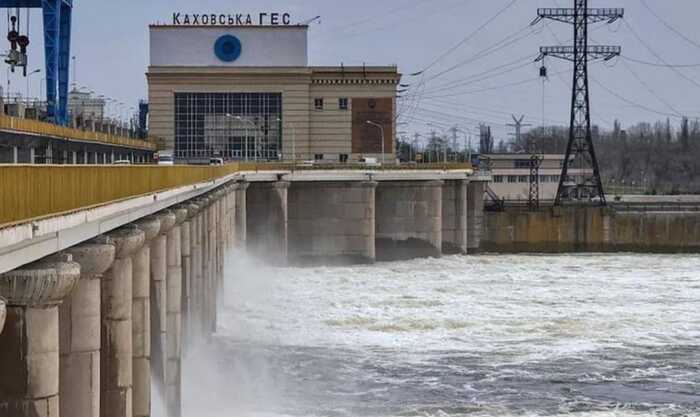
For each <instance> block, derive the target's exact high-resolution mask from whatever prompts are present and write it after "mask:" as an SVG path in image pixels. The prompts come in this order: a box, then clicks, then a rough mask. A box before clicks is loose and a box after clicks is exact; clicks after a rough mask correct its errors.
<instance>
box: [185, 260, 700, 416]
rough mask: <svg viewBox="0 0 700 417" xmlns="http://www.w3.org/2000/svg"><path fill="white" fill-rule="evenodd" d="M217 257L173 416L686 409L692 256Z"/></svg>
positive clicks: (699, 325) (699, 354) (693, 352)
mask: <svg viewBox="0 0 700 417" xmlns="http://www.w3.org/2000/svg"><path fill="white" fill-rule="evenodd" d="M231 258H232V259H235V257H233V256H231ZM227 270H228V272H227V281H226V285H227V288H226V300H225V306H224V307H223V308H222V311H221V312H220V316H219V330H218V334H217V335H216V337H215V338H214V340H213V342H212V343H211V344H210V345H208V346H204V347H199V348H198V351H196V352H193V353H191V354H190V355H189V359H188V361H187V363H186V364H185V376H184V381H185V412H186V413H185V414H184V415H186V416H190V415H192V416H201V417H224V416H225V417H228V416H357V417H360V416H387V417H388V416H431V417H432V416H445V417H447V416H449V417H454V416H477V417H480V416H581V417H583V416H585V417H607V416H621V417H622V416H700V259H698V258H697V257H692V256H658V255H639V256H636V255H576V256H573V255H571V256H477V257H460V256H456V257H445V258H442V259H423V260H415V261H410V262H397V263H380V264H376V265H372V266H358V267H333V268H309V269H296V268H266V267H264V266H262V265H259V264H256V263H255V262H254V261H250V260H241V259H237V260H235V261H234V262H231V264H230V265H227Z"/></svg>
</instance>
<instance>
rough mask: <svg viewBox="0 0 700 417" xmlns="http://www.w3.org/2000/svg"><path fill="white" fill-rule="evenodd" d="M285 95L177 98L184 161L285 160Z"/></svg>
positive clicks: (178, 152)
mask: <svg viewBox="0 0 700 417" xmlns="http://www.w3.org/2000/svg"><path fill="white" fill-rule="evenodd" d="M282 126H283V123H282V94H281V93H175V157H176V158H177V159H179V160H208V159H209V158H212V157H217V158H224V159H225V160H242V161H255V160H257V161H276V160H280V159H282Z"/></svg>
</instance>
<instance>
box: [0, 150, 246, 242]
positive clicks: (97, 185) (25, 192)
mask: <svg viewBox="0 0 700 417" xmlns="http://www.w3.org/2000/svg"><path fill="white" fill-rule="evenodd" d="M239 168H240V167H239V166H238V164H228V165H221V166H185V165H182V166H178V165H175V166H158V165H141V166H128V165H127V166H114V165H3V166H1V167H0V201H1V203H0V228H3V227H7V226H10V225H13V224H18V223H27V222H29V221H33V220H37V219H41V218H45V217H50V216H57V215H61V214H67V213H70V212H75V211H78V210H84V209H88V208H91V207H97V206H101V205H105V204H109V203H114V202H117V201H121V200H126V199H129V198H135V197H139V196H142V195H147V194H152V193H155V192H160V191H165V190H169V189H174V188H178V187H183V186H187V185H193V184H197V183H201V182H207V181H212V180H215V179H217V178H222V177H225V176H227V175H230V174H233V173H236V172H238V170H239Z"/></svg>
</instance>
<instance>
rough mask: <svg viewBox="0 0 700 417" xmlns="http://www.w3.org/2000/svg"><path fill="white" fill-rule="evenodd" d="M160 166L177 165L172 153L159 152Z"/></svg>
mask: <svg viewBox="0 0 700 417" xmlns="http://www.w3.org/2000/svg"><path fill="white" fill-rule="evenodd" d="M158 165H175V158H174V157H173V154H172V153H170V152H167V153H166V152H158Z"/></svg>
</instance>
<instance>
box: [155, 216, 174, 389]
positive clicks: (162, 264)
mask: <svg viewBox="0 0 700 417" xmlns="http://www.w3.org/2000/svg"><path fill="white" fill-rule="evenodd" d="M156 218H157V219H158V220H159V221H160V229H159V231H158V236H156V237H155V238H154V239H153V242H152V243H151V280H150V294H151V335H150V337H151V377H152V378H153V380H152V385H151V386H152V387H153V388H154V389H155V390H156V391H158V392H159V393H160V397H159V398H161V399H165V369H166V365H167V364H166V358H167V356H166V354H165V349H166V344H167V339H166V338H167V333H166V332H167V314H168V310H167V299H168V292H167V276H168V233H169V232H170V231H171V230H172V228H173V227H174V226H175V222H176V217H175V213H173V212H172V211H170V210H165V211H163V212H160V213H158V214H157V215H156Z"/></svg>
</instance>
